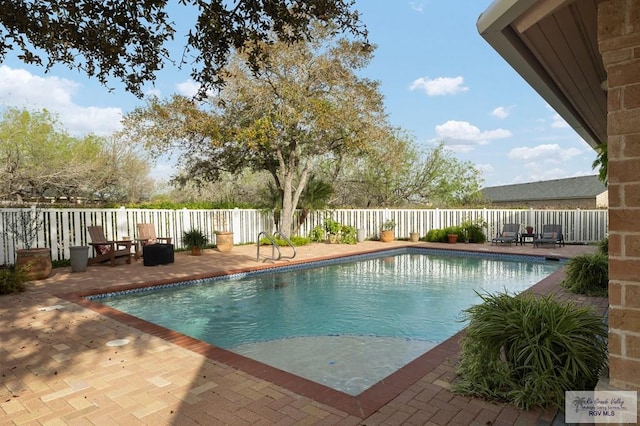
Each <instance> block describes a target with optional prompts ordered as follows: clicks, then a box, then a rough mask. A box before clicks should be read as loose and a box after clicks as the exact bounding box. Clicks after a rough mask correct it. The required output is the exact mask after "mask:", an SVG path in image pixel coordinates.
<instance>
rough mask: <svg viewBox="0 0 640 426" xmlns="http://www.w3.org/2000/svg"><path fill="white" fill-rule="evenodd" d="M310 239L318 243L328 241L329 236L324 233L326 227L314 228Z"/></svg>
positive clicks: (318, 226) (310, 233)
mask: <svg viewBox="0 0 640 426" xmlns="http://www.w3.org/2000/svg"><path fill="white" fill-rule="evenodd" d="M309 239H310V240H311V241H314V242H316V243H319V242H322V241H325V240H326V239H327V234H326V232H325V231H324V226H322V225H316V226H314V227H313V229H312V230H311V232H309Z"/></svg>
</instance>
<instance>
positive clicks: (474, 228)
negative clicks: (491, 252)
mask: <svg viewBox="0 0 640 426" xmlns="http://www.w3.org/2000/svg"><path fill="white" fill-rule="evenodd" d="M463 231H464V233H465V234H466V236H467V242H469V243H480V244H484V243H486V242H487V236H486V234H485V233H484V231H483V230H482V227H481V226H480V225H469V226H467V227H464V228H463Z"/></svg>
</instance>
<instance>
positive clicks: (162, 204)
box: [112, 200, 256, 210]
mask: <svg viewBox="0 0 640 426" xmlns="http://www.w3.org/2000/svg"><path fill="white" fill-rule="evenodd" d="M121 205H122V204H119V203H116V204H112V207H114V208H116V207H120V206H121ZM125 207H127V208H130V209H160V210H180V209H190V210H230V209H235V208H239V209H253V208H256V206H253V205H249V204H246V203H238V202H231V201H189V202H182V203H178V202H174V201H170V200H157V201H149V202H144V203H127V204H125Z"/></svg>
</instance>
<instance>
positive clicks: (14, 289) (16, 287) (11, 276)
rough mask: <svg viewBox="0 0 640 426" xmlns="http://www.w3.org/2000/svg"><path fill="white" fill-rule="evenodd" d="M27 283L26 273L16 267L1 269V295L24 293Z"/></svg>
mask: <svg viewBox="0 0 640 426" xmlns="http://www.w3.org/2000/svg"><path fill="white" fill-rule="evenodd" d="M25 282H27V277H26V274H25V272H24V271H22V270H17V269H15V268H14V267H8V268H0V294H10V293H18V292H21V291H24V284H25Z"/></svg>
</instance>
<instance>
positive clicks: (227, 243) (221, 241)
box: [214, 213, 233, 252]
mask: <svg viewBox="0 0 640 426" xmlns="http://www.w3.org/2000/svg"><path fill="white" fill-rule="evenodd" d="M218 228H219V229H221V231H215V232H214V233H215V235H216V250H218V251H220V252H229V251H231V250H232V249H233V232H232V231H227V218H226V217H224V216H223V215H222V214H221V213H218Z"/></svg>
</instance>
